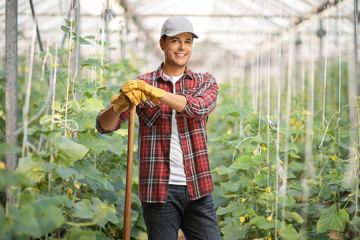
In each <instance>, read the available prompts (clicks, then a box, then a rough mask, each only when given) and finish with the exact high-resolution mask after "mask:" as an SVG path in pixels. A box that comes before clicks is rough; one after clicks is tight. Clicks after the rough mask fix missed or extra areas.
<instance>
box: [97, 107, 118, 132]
mask: <svg viewBox="0 0 360 240" xmlns="http://www.w3.org/2000/svg"><path fill="white" fill-rule="evenodd" d="M119 116H120V113H119V112H115V111H114V109H113V107H112V105H111V106H110V107H108V108H105V109H104V110H103V111H102V112H101V113H100V115H99V123H100V125H101V127H102V128H103V129H105V130H111V129H114V128H115V127H116V126H117V124H118V122H119Z"/></svg>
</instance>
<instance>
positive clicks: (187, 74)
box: [156, 62, 194, 81]
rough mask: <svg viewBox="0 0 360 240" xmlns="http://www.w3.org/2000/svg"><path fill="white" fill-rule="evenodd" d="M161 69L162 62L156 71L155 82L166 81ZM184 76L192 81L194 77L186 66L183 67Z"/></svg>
mask: <svg viewBox="0 0 360 240" xmlns="http://www.w3.org/2000/svg"><path fill="white" fill-rule="evenodd" d="M163 67H164V62H162V63H161V65H160V67H159V68H158V69H157V70H156V80H158V79H162V80H165V81H166V78H165V76H164V73H163ZM184 75H185V78H189V79H192V80H193V79H194V75H193V73H192V71H191V70H190V69H188V67H187V66H185V71H184Z"/></svg>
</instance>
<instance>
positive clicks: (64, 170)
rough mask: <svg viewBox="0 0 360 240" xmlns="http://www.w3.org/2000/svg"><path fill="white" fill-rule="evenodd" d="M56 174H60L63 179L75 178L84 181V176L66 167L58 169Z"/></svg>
mask: <svg viewBox="0 0 360 240" xmlns="http://www.w3.org/2000/svg"><path fill="white" fill-rule="evenodd" d="M56 172H57V173H58V174H59V176H60V177H61V178H62V179H67V178H69V177H72V176H74V177H75V178H76V179H78V180H79V179H83V178H84V175H82V174H80V173H79V172H78V171H76V170H75V169H73V168H66V167H64V166H61V168H60V169H56Z"/></svg>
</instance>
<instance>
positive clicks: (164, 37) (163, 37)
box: [161, 34, 194, 42]
mask: <svg viewBox="0 0 360 240" xmlns="http://www.w3.org/2000/svg"><path fill="white" fill-rule="evenodd" d="M167 37H168V36H167V35H166V34H164V35H162V36H161V39H162V40H163V41H164V42H166V38H167ZM192 40H193V41H194V35H192Z"/></svg>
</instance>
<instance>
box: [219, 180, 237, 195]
mask: <svg viewBox="0 0 360 240" xmlns="http://www.w3.org/2000/svg"><path fill="white" fill-rule="evenodd" d="M220 186H221V187H222V188H223V189H225V191H229V192H235V193H236V192H238V191H239V189H240V187H241V185H240V181H237V182H230V181H227V182H220Z"/></svg>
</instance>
